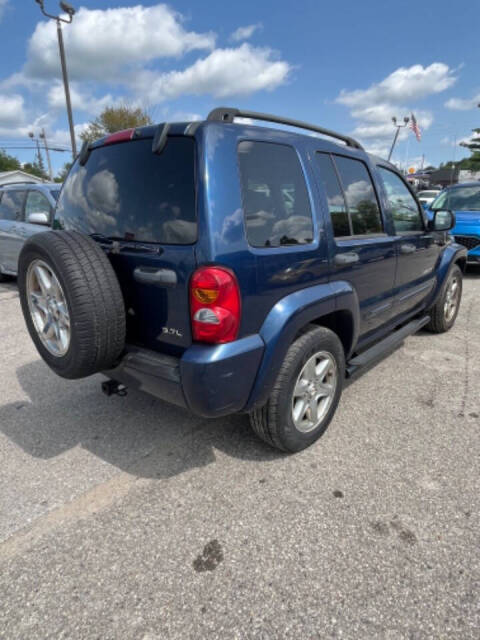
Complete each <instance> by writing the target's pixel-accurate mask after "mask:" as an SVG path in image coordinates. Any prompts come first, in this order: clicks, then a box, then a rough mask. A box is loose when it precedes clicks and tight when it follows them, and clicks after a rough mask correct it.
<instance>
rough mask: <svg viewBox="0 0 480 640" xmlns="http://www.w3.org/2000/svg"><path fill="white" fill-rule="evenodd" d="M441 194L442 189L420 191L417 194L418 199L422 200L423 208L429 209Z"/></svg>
mask: <svg viewBox="0 0 480 640" xmlns="http://www.w3.org/2000/svg"><path fill="white" fill-rule="evenodd" d="M439 193H440V189H429V190H428V191H419V192H418V193H417V198H418V199H419V200H420V203H421V204H422V206H423V207H424V208H425V207H428V206H429V205H430V204H431V203H432V202H433V201H434V200H435V198H436V197H437V196H438V194H439Z"/></svg>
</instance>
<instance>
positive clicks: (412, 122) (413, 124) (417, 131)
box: [410, 113, 422, 142]
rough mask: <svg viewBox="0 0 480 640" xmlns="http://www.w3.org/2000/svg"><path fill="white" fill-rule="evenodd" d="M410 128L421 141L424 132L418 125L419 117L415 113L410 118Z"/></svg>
mask: <svg viewBox="0 0 480 640" xmlns="http://www.w3.org/2000/svg"><path fill="white" fill-rule="evenodd" d="M410 129H411V130H412V131H413V133H414V134H415V137H416V139H417V141H418V142H420V140H421V139H422V132H421V131H420V127H419V126H418V123H417V119H416V118H415V116H414V115H413V113H412V115H411V118H410Z"/></svg>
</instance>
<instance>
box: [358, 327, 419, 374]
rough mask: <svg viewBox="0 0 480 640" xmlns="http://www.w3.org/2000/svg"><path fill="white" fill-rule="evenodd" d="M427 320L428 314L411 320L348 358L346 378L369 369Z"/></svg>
mask: <svg viewBox="0 0 480 640" xmlns="http://www.w3.org/2000/svg"><path fill="white" fill-rule="evenodd" d="M429 322H430V316H424V317H423V318H418V319H416V320H412V321H411V322H409V323H408V324H406V325H405V326H403V327H401V328H400V329H397V330H396V331H394V332H393V333H391V334H389V335H388V336H387V337H386V338H384V339H383V340H380V342H377V343H376V344H374V345H373V347H370V348H369V349H367V350H366V351H364V352H363V353H361V354H360V355H359V356H355V358H352V359H351V360H349V361H348V363H347V368H346V376H347V378H353V377H354V376H356V375H357V374H359V373H360V372H363V371H364V370H366V369H369V368H370V367H371V366H373V365H374V364H376V363H377V362H378V361H379V360H381V359H382V358H383V357H385V356H386V355H388V354H390V353H392V351H394V350H395V349H396V348H397V347H399V346H400V345H401V344H402V342H403V341H404V340H405V338H407V337H408V336H411V335H412V334H414V333H417V331H420V329H421V328H422V327H424V326H425V325H426V324H428V323H429Z"/></svg>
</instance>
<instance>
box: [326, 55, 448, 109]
mask: <svg viewBox="0 0 480 640" xmlns="http://www.w3.org/2000/svg"><path fill="white" fill-rule="evenodd" d="M455 81H456V78H455V77H454V76H453V71H452V70H451V69H450V68H449V67H448V65H446V64H443V63H442V62H434V63H433V64H431V65H430V66H429V67H423V66H422V65H421V64H415V65H413V66H412V67H408V68H405V67H400V68H399V69H397V70H396V71H394V72H393V73H391V74H390V75H389V76H387V77H386V78H385V79H384V80H382V81H381V82H379V83H378V84H372V85H371V86H370V87H369V88H368V89H357V90H355V91H346V90H345V89H343V90H342V91H341V92H340V95H339V96H338V98H337V102H339V103H341V104H344V105H346V106H348V107H354V108H366V107H371V106H373V105H375V104H378V103H383V102H387V103H390V104H400V103H402V102H404V101H410V100H420V99H422V98H425V97H426V96H428V95H431V94H433V93H440V92H441V91H445V89H448V88H449V87H451V86H452V85H453V84H454V83H455Z"/></svg>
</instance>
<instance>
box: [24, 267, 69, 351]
mask: <svg viewBox="0 0 480 640" xmlns="http://www.w3.org/2000/svg"><path fill="white" fill-rule="evenodd" d="M26 285H27V286H26V290H27V291H26V293H27V299H28V308H29V310H30V315H31V317H32V321H33V325H34V327H35V329H36V331H37V333H38V336H39V338H40V340H41V341H42V344H43V345H44V346H45V348H46V349H47V350H48V351H49V353H51V354H52V356H55V357H57V358H60V357H62V356H64V355H65V354H66V353H67V351H68V348H69V346H70V340H71V331H70V314H69V310H68V304H67V300H66V297H65V294H64V292H63V289H62V286H61V284H60V282H59V280H58V278H57V276H56V275H55V272H54V271H53V269H52V267H50V266H49V265H48V264H47V263H46V262H44V261H43V260H34V261H33V262H31V264H30V265H29V267H28V271H27V282H26Z"/></svg>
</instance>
